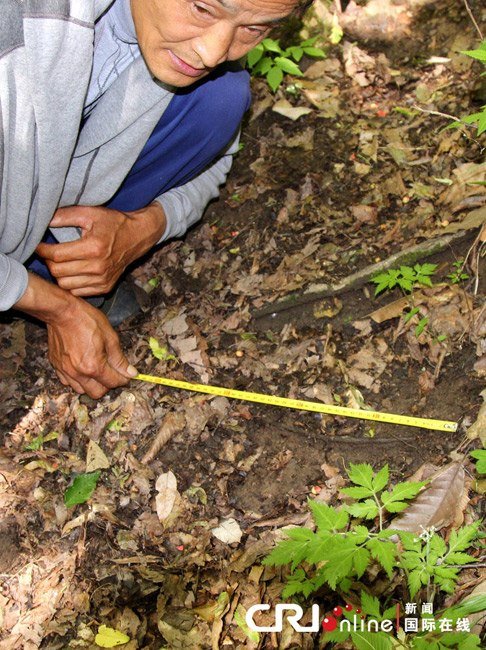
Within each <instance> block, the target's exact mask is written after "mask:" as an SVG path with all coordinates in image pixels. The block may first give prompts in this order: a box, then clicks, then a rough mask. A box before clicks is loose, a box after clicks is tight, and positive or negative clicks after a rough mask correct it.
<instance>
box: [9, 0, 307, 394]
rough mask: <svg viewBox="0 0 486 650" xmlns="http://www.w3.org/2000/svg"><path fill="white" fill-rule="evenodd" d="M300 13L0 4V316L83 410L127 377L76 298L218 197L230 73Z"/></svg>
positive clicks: (146, 1)
mask: <svg viewBox="0 0 486 650" xmlns="http://www.w3.org/2000/svg"><path fill="white" fill-rule="evenodd" d="M303 4H308V3H306V2H305V1H303V0H114V1H113V0H24V1H23V2H18V0H3V3H2V20H1V21H0V310H2V311H6V310H9V309H10V308H12V307H14V308H15V309H18V310H20V311H23V312H25V313H26V314H30V315H32V316H34V317H36V318H38V319H40V320H41V321H43V322H44V323H45V324H46V326H47V331H48V346H49V359H50V361H51V363H52V365H53V366H54V368H55V370H56V372H57V374H58V376H59V379H60V381H61V382H62V383H63V384H65V385H67V386H71V387H72V388H73V389H74V390H76V391H77V392H79V393H84V392H85V393H87V394H88V395H90V396H91V397H94V398H98V397H101V396H102V395H103V394H105V393H106V391H107V390H109V389H110V388H114V387H116V386H121V385H123V384H126V383H127V382H128V381H129V379H130V377H133V376H134V375H135V374H136V370H135V368H133V367H132V366H130V365H129V363H128V361H127V359H126V357H125V356H124V354H123V351H122V349H121V347H120V343H119V340H118V337H117V335H116V333H115V331H114V330H113V328H112V326H111V325H110V322H109V320H108V318H107V317H106V316H105V314H104V313H103V312H102V311H101V310H99V309H97V308H95V307H93V306H92V304H90V303H89V302H87V301H86V300H84V298H85V297H88V296H89V297H91V296H97V295H105V294H107V293H108V292H110V291H111V290H112V289H113V287H115V285H116V284H117V282H118V280H119V278H120V276H121V275H122V274H123V272H124V271H125V269H126V267H127V266H128V265H129V264H131V263H132V262H133V261H134V260H136V259H138V258H140V257H141V256H142V255H144V254H145V253H146V252H147V251H149V250H150V249H151V248H152V247H153V246H154V245H156V244H158V243H160V242H162V241H164V240H166V239H168V238H171V237H177V236H180V235H182V234H183V233H184V232H185V231H186V229H187V228H188V227H189V226H190V225H191V224H193V223H194V222H195V221H197V220H198V219H199V218H200V217H201V214H202V212H203V210H204V208H205V206H206V205H207V203H208V201H209V200H210V199H212V198H214V197H216V196H217V195H218V187H219V185H220V184H221V183H223V182H224V180H225V178H226V175H227V173H228V171H229V168H230V166H231V156H232V154H233V153H234V152H235V151H236V147H237V137H238V128H239V124H240V121H241V119H242V116H243V114H244V112H245V111H246V109H247V108H248V106H249V82H248V74H247V73H246V72H245V71H243V70H242V69H241V68H240V67H239V66H238V64H235V63H232V62H237V61H238V59H240V58H241V57H242V56H244V55H245V54H246V53H247V52H248V51H249V50H250V49H252V48H253V47H254V46H255V45H257V44H258V43H259V42H260V41H261V40H262V39H263V38H265V37H266V36H267V35H268V33H269V31H270V29H271V28H272V27H273V26H274V25H275V24H276V23H277V22H278V21H280V20H282V19H283V18H285V17H286V16H287V15H288V14H289V13H291V12H292V11H293V10H294V9H296V8H298V7H299V8H300V6H302V5H303ZM121 302H122V303H123V299H122V301H121ZM116 309H118V308H116ZM116 309H115V312H114V313H113V314H111V316H112V318H111V320H112V322H117V320H120V319H121V317H120V315H119V314H117V313H116ZM123 309H124V305H123V304H121V313H123Z"/></svg>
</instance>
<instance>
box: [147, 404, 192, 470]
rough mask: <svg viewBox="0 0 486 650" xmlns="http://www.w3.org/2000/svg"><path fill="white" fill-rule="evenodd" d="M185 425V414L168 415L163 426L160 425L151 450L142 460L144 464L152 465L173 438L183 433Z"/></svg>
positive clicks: (163, 421)
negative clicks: (151, 462) (152, 461)
mask: <svg viewBox="0 0 486 650" xmlns="http://www.w3.org/2000/svg"><path fill="white" fill-rule="evenodd" d="M185 424H186V418H185V416H184V414H183V413H168V414H167V415H166V416H165V417H164V419H163V420H162V424H161V425H160V428H159V430H158V432H157V435H156V436H155V438H154V440H153V442H152V444H151V446H150V449H149V450H148V451H147V453H146V454H145V456H144V457H143V458H142V463H150V461H151V460H153V459H154V458H155V456H157V454H158V453H159V451H160V450H161V449H162V447H163V446H164V445H165V444H166V443H167V442H168V441H169V440H170V439H171V438H172V436H173V435H174V434H176V433H178V432H179V431H182V429H183V428H184V426H185Z"/></svg>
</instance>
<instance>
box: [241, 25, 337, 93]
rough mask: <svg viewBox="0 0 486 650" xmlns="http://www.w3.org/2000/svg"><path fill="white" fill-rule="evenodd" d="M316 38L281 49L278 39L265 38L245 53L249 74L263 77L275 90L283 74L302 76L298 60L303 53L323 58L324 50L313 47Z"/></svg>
mask: <svg viewBox="0 0 486 650" xmlns="http://www.w3.org/2000/svg"><path fill="white" fill-rule="evenodd" d="M316 40H317V37H316V38H309V39H307V40H305V41H302V42H301V43H299V44H298V45H291V46H289V47H287V48H286V49H285V50H283V49H282V48H281V47H280V43H279V41H278V40H274V39H273V38H265V39H264V40H263V41H262V42H261V43H259V44H258V45H257V46H256V47H254V48H253V50H251V51H250V52H249V53H248V55H247V66H248V68H249V70H250V71H251V74H253V75H256V76H260V77H265V78H266V80H267V83H268V85H269V86H270V88H271V89H272V91H273V92H275V91H276V90H277V89H278V88H279V86H280V84H281V83H282V81H283V78H284V74H291V75H294V76H296V77H301V76H302V71H301V69H300V67H299V65H298V64H299V62H300V61H301V59H302V57H303V56H304V55H306V56H310V57H314V58H318V59H320V58H323V57H325V56H326V53H325V52H324V50H322V49H321V48H319V47H315V46H314V44H315V42H316Z"/></svg>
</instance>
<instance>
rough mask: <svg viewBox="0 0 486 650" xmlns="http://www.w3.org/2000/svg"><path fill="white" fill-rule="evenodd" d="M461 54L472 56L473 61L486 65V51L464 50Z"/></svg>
mask: <svg viewBox="0 0 486 650" xmlns="http://www.w3.org/2000/svg"><path fill="white" fill-rule="evenodd" d="M461 54H465V55H466V56H470V57H471V58H472V59H477V60H478V61H483V63H486V50H464V51H463V52H461Z"/></svg>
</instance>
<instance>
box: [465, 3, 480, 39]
mask: <svg viewBox="0 0 486 650" xmlns="http://www.w3.org/2000/svg"><path fill="white" fill-rule="evenodd" d="M463 2H464V6H465V7H466V11H467V13H468V14H469V18H470V19H471V20H472V24H473V25H474V27H475V28H476V31H477V33H478V34H479V38H480V39H481V40H483V39H484V36H483V34H482V32H481V30H480V28H479V25H478V24H477V22H476V19H475V18H474V15H473V12H472V11H471V7H470V6H469V2H468V1H467V0H463Z"/></svg>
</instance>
